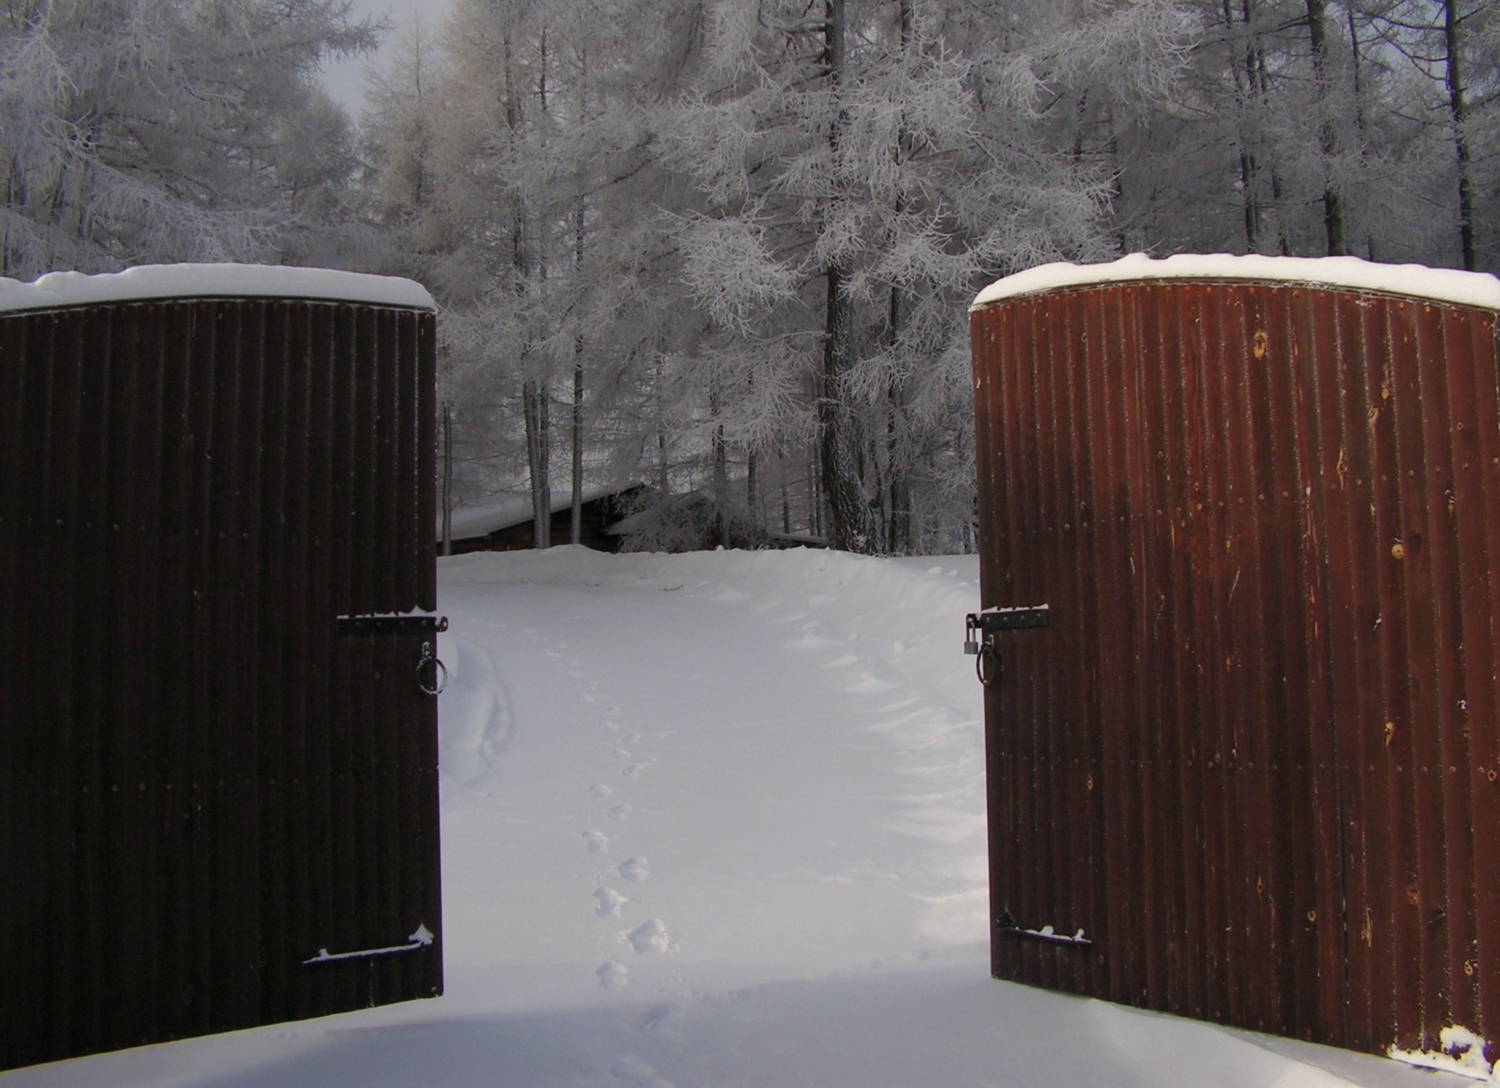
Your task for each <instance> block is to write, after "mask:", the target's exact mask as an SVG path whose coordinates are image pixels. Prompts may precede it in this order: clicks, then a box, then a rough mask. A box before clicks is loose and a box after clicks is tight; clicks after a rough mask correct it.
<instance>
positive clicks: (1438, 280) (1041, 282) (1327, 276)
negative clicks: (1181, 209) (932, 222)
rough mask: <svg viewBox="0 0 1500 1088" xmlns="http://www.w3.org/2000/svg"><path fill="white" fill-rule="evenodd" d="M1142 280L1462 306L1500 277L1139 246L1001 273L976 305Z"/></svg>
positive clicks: (1489, 293)
mask: <svg viewBox="0 0 1500 1088" xmlns="http://www.w3.org/2000/svg"><path fill="white" fill-rule="evenodd" d="M1140 280H1214V281H1224V280H1269V281H1272V282H1276V283H1297V284H1307V285H1309V286H1316V287H1333V288H1343V289H1346V290H1354V291H1378V292H1381V293H1383V294H1391V295H1407V296H1411V297H1413V298H1423V299H1432V300H1433V301H1436V302H1446V303H1451V304H1453V305H1455V306H1477V307H1481V308H1483V309H1487V310H1500V280H1497V279H1496V278H1495V277H1494V276H1491V275H1488V274H1486V273H1482V272H1459V271H1456V270H1454V269H1451V268H1425V267H1423V266H1422V265H1417V264H1375V263H1374V262H1372V261H1365V260H1361V259H1360V258H1358V257H1265V256H1260V255H1258V254H1251V255H1249V256H1244V257H1232V256H1229V255H1228V254H1224V253H1218V254H1196V253H1183V254H1178V255H1177V256H1174V257H1166V258H1164V259H1161V260H1157V259H1156V258H1153V257H1148V256H1146V255H1145V254H1144V253H1133V254H1131V255H1130V256H1128V257H1122V258H1120V259H1119V260H1118V261H1110V262H1108V263H1107V264H1068V263H1067V262H1059V263H1057V264H1044V265H1041V266H1040V267H1037V268H1032V269H1028V270H1027V271H1025V272H1018V273H1017V274H1016V275H1014V276H1006V277H1005V278H1004V279H1001V280H996V281H995V282H994V283H992V284H990V285H989V286H988V287H986V288H985V289H984V290H983V291H981V292H979V295H978V297H977V298H975V299H974V304H973V305H972V306H970V307H969V309H970V311H973V310H979V309H982V308H984V307H985V306H988V305H990V304H991V303H995V302H999V301H1001V300H1002V299H1008V298H1018V297H1021V296H1024V295H1037V294H1042V293H1044V292H1047V291H1056V290H1062V289H1065V288H1072V287H1086V286H1089V285H1092V284H1101V283H1129V282H1136V281H1140Z"/></svg>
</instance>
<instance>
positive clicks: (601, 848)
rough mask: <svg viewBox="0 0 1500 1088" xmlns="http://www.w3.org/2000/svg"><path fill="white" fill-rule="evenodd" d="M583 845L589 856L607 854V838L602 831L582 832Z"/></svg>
mask: <svg viewBox="0 0 1500 1088" xmlns="http://www.w3.org/2000/svg"><path fill="white" fill-rule="evenodd" d="M583 844H584V845H585V846H587V847H588V848H589V853H590V854H607V853H609V836H608V835H606V834H605V833H604V832H602V831H585V832H583Z"/></svg>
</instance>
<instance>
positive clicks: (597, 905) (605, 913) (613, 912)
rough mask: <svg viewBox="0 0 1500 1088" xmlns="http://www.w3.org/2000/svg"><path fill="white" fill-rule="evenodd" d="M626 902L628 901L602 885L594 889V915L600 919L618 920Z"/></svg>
mask: <svg viewBox="0 0 1500 1088" xmlns="http://www.w3.org/2000/svg"><path fill="white" fill-rule="evenodd" d="M628 902H630V900H629V899H626V898H625V897H624V896H623V895H621V894H620V893H619V892H617V891H615V890H614V889H613V888H610V887H607V886H605V885H603V884H600V885H599V886H598V887H597V888H595V889H594V913H595V914H597V915H598V916H599V917H600V918H618V917H619V916H620V911H621V910H623V909H624V908H625V904H626V903H628Z"/></svg>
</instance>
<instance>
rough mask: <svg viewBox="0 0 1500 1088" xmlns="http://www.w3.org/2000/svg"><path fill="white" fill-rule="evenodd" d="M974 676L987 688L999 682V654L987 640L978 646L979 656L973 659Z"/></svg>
mask: <svg viewBox="0 0 1500 1088" xmlns="http://www.w3.org/2000/svg"><path fill="white" fill-rule="evenodd" d="M974 675H976V676H978V677H979V682H980V683H981V684H983V685H984V686H985V687H987V688H992V687H994V686H995V685H996V684H998V683H999V682H1000V654H999V651H997V650H996V649H995V646H994V643H992V642H991V641H990V640H989V639H988V638H986V639H985V640H984V642H983V643H981V644H980V647H979V656H978V657H976V658H975V659H974Z"/></svg>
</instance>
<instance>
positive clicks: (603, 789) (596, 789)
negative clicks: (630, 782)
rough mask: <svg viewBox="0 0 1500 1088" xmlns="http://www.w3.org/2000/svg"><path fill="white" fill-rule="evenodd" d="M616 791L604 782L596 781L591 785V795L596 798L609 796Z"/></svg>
mask: <svg viewBox="0 0 1500 1088" xmlns="http://www.w3.org/2000/svg"><path fill="white" fill-rule="evenodd" d="M614 792H615V791H614V790H612V789H610V788H609V787H608V786H606V785H605V784H604V783H603V782H595V783H594V784H593V785H592V786H590V787H589V795H590V796H591V797H594V798H595V799H601V798H605V797H608V796H609V795H610V794H612V793H614Z"/></svg>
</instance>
